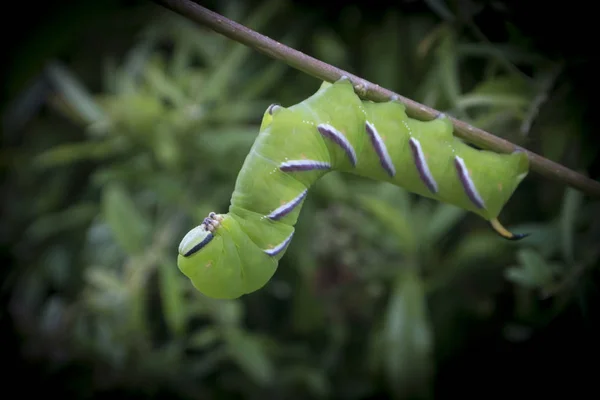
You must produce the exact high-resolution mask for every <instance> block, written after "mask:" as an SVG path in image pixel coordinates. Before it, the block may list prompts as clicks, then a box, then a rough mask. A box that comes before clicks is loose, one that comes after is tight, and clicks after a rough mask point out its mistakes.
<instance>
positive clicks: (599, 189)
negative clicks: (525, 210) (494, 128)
mask: <svg viewBox="0 0 600 400" xmlns="http://www.w3.org/2000/svg"><path fill="white" fill-rule="evenodd" d="M154 1H155V2H157V3H159V4H161V5H163V6H165V7H166V8H168V9H170V10H172V11H174V12H176V13H178V14H181V15H183V16H184V17H186V18H189V19H190V20H192V21H195V22H197V23H199V24H202V25H205V26H207V27H208V28H210V29H212V30H214V31H216V32H218V33H220V34H222V35H224V36H226V37H228V38H230V39H232V40H235V41H237V42H240V43H243V44H245V45H246V46H248V47H251V48H253V49H255V50H258V51H259V52H261V53H263V54H266V55H267V56H269V57H272V58H275V59H278V60H281V61H283V62H285V63H287V64H288V65H290V66H291V67H293V68H296V69H298V70H300V71H303V72H305V73H307V74H309V75H312V76H314V77H315V78H318V79H321V80H324V81H328V82H335V81H336V80H338V79H339V78H341V77H342V76H344V75H346V76H348V77H349V78H350V79H351V80H352V82H353V83H354V87H355V88H356V91H357V93H358V94H359V95H360V96H361V97H363V98H366V99H369V100H373V101H388V100H389V99H390V98H392V97H397V98H398V100H399V101H400V102H402V103H404V104H405V105H406V109H407V113H408V114H409V115H410V116H411V117H413V118H418V119H421V120H430V119H433V118H435V117H436V116H438V115H439V114H440V112H439V111H436V110H434V109H432V108H430V107H427V106H425V105H423V104H420V103H417V102H416V101H413V100H411V99H408V98H406V97H403V96H400V95H398V94H396V93H394V92H392V91H390V90H388V89H385V88H382V87H380V86H379V85H376V84H374V83H371V82H368V81H366V80H364V79H362V78H360V77H358V76H355V75H352V74H350V73H349V72H346V71H344V70H341V69H339V68H336V67H334V66H332V65H329V64H327V63H324V62H322V61H320V60H317V59H315V58H313V57H310V56H308V55H306V54H304V53H301V52H299V51H297V50H294V49H292V48H289V47H287V46H285V45H283V44H281V43H279V42H277V41H275V40H273V39H270V38H268V37H266V36H264V35H261V34H260V33H258V32H255V31H253V30H252V29H249V28H247V27H245V26H243V25H240V24H238V23H236V22H234V21H232V20H230V19H228V18H225V17H223V16H222V15H219V14H217V13H214V12H212V11H210V10H207V9H206V8H204V7H202V6H200V5H198V4H196V3H194V2H192V1H190V0H154ZM451 119H452V123H453V124H454V128H455V133H456V136H458V137H460V138H462V139H464V140H466V141H468V142H470V143H473V144H475V145H476V146H479V147H481V148H484V149H488V150H493V151H496V152H499V153H511V152H513V151H515V150H523V151H525V152H526V153H527V155H528V156H529V160H530V165H531V170H533V171H534V172H537V173H538V174H540V175H542V176H544V177H546V178H550V179H553V180H555V181H557V182H561V183H563V184H566V185H569V186H572V187H573V188H575V189H578V190H580V191H582V192H583V193H585V194H587V195H589V196H591V197H595V198H599V199H600V182H598V181H594V180H592V179H590V178H588V177H586V176H584V175H582V174H580V173H578V172H575V171H573V170H571V169H569V168H567V167H565V166H563V165H561V164H558V163H556V162H554V161H551V160H549V159H547V158H544V157H542V156H540V155H538V154H536V153H533V152H531V151H529V150H527V149H524V148H522V147H520V146H517V145H515V144H513V143H511V142H509V141H507V140H504V139H501V138H499V137H497V136H494V135H492V134H490V133H488V132H486V131H484V130H482V129H479V128H476V127H474V126H471V125H469V124H467V123H466V122H463V121H460V120H457V119H456V118H451Z"/></svg>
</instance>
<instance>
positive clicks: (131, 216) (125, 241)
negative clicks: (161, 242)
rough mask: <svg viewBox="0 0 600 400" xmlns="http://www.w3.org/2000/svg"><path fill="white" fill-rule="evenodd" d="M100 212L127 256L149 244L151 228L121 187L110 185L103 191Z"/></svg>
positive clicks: (140, 250)
mask: <svg viewBox="0 0 600 400" xmlns="http://www.w3.org/2000/svg"><path fill="white" fill-rule="evenodd" d="M102 211H103V215H104V218H105V220H106V222H107V223H108V225H109V226H110V229H111V230H112V233H113V236H114V239H115V240H116V241H117V243H118V244H119V245H120V246H121V248H123V250H125V251H126V252H127V253H129V254H137V253H141V252H142V251H144V249H145V248H146V246H147V245H148V244H149V243H148V241H149V240H150V230H151V226H150V223H149V222H148V221H147V220H146V219H145V217H144V215H143V214H142V212H141V211H140V208H139V207H138V206H137V205H136V204H135V203H134V201H133V200H132V199H131V197H129V194H128V193H127V191H126V190H125V189H124V188H123V187H121V186H120V185H118V184H111V185H109V186H108V187H106V188H105V189H104V191H103V197H102Z"/></svg>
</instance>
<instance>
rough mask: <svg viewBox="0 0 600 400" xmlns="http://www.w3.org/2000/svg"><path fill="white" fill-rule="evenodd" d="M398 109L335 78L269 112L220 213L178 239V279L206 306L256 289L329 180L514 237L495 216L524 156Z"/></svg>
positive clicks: (522, 171) (522, 170)
mask: <svg viewBox="0 0 600 400" xmlns="http://www.w3.org/2000/svg"><path fill="white" fill-rule="evenodd" d="M405 110H406V108H405V106H404V105H403V104H401V103H399V102H396V101H390V102H385V103H374V102H371V101H362V100H361V99H360V98H359V97H358V96H357V95H356V93H355V92H354V88H353V86H352V83H351V82H350V80H348V79H344V78H343V79H341V80H339V81H337V82H335V83H333V84H330V83H326V82H325V83H323V84H322V85H321V87H320V88H319V90H318V91H317V92H316V93H315V94H313V95H312V96H311V97H309V98H308V99H306V100H304V101H302V102H301V103H298V104H296V105H294V106H291V107H289V108H284V107H282V106H279V105H271V106H270V107H269V108H268V109H267V110H266V111H265V114H264V116H263V120H262V123H261V127H260V133H259V135H258V137H257V138H256V141H255V143H254V145H253V146H252V149H251V150H250V153H249V154H248V156H247V157H246V160H245V161H244V165H243V167H242V169H241V171H240V173H239V175H238V178H237V181H236V184H235V190H234V192H233V195H232V198H231V204H230V207H229V212H228V213H227V214H216V213H210V215H209V216H208V217H207V218H206V219H205V220H204V222H203V223H202V224H200V225H199V226H197V227H195V228H194V229H192V230H191V231H189V232H188V233H187V234H186V235H185V237H184V238H183V239H182V241H181V244H180V246H179V256H178V260H177V263H178V267H179V269H180V270H181V272H182V273H183V274H185V275H186V276H187V277H188V278H189V279H190V280H191V282H192V284H193V285H194V286H195V287H196V289H198V290H199V291H200V292H202V293H204V294H205V295H207V296H209V297H213V298H222V299H233V298H237V297H240V296H242V295H244V294H247V293H251V292H253V291H256V290H258V289H260V288H262V287H263V286H264V285H265V284H266V283H267V282H268V281H269V280H270V279H271V277H272V276H273V275H274V273H275V271H276V269H277V265H278V262H279V260H280V259H281V258H282V257H283V255H284V254H285V252H286V250H287V247H288V246H289V244H290V242H291V241H292V238H293V235H294V225H295V224H296V221H297V219H298V215H299V213H300V210H301V208H302V204H303V202H304V200H305V199H306V196H307V194H308V191H309V188H310V187H311V185H312V184H313V183H314V182H315V181H316V180H318V179H319V178H321V177H322V176H323V175H325V174H327V173H328V172H330V171H342V172H348V173H352V174H356V175H360V176H363V177H367V178H370V179H374V180H378V181H385V182H390V183H392V184H395V185H397V186H400V187H403V188H405V189H407V190H409V191H411V192H414V193H417V194H419V195H422V196H425V197H429V198H432V199H436V200H439V201H443V202H447V203H450V204H453V205H456V206H458V207H462V208H464V209H466V210H469V211H472V212H474V213H476V214H478V215H480V216H481V217H482V218H484V219H486V220H487V221H489V222H490V224H491V226H492V227H493V228H494V229H495V230H496V232H498V233H499V234H500V235H501V236H503V237H505V238H507V239H511V240H515V239H519V238H521V237H524V236H525V235H515V234H513V233H511V232H509V231H508V230H506V229H505V228H504V227H503V226H502V225H501V224H500V222H498V219H497V217H498V215H499V213H500V211H501V209H502V208H503V207H504V205H505V204H506V202H507V201H508V199H509V198H510V197H511V195H512V194H513V192H514V191H515V189H516V188H517V186H518V185H519V183H520V182H521V181H522V180H523V179H524V178H525V176H526V175H527V173H528V169H529V161H528V158H527V155H526V154H525V153H524V152H514V153H512V154H497V153H493V152H490V151H485V150H477V149H474V148H472V147H470V146H468V145H467V144H465V143H463V142H462V141H460V140H459V139H458V138H456V137H454V135H453V126H452V123H451V122H450V120H449V119H448V118H445V117H443V116H442V117H440V118H437V119H434V120H432V121H427V122H425V121H419V120H416V119H412V118H409V117H408V116H407V115H406V111H405Z"/></svg>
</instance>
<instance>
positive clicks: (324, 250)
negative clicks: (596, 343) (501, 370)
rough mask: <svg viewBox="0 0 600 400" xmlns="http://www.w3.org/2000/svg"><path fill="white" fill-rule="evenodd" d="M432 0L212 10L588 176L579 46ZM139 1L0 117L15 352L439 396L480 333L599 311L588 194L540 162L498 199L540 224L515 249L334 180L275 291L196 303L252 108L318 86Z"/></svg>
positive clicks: (427, 209)
mask: <svg viewBox="0 0 600 400" xmlns="http://www.w3.org/2000/svg"><path fill="white" fill-rule="evenodd" d="M426 3H427V6H423V5H420V6H419V7H420V8H417V9H416V10H415V9H413V8H411V7H417V6H414V5H410V4H409V6H407V7H406V8H407V9H406V10H404V9H403V10H396V9H389V10H387V11H386V12H381V13H380V14H378V15H376V16H373V15H370V14H364V13H363V10H362V9H361V8H359V7H357V6H353V5H349V6H347V7H344V8H341V9H339V10H338V15H337V16H336V23H335V24H331V23H330V21H329V19H328V18H329V16H328V14H327V13H324V14H319V13H318V12H315V11H314V10H313V11H311V10H312V9H310V10H309V6H308V5H296V4H292V3H287V2H280V1H273V0H266V1H264V2H243V1H228V2H216V3H215V4H211V7H213V9H216V10H217V11H219V12H220V13H222V14H224V15H226V16H228V17H230V18H232V19H234V20H237V21H240V22H241V23H243V24H245V25H248V26H250V27H252V28H253V29H256V30H258V31H261V32H264V33H266V34H267V35H270V36H271V37H274V38H276V39H277V40H280V41H281V42H283V43H285V44H287V45H290V46H292V47H296V48H298V49H300V50H302V51H305V52H307V53H309V54H312V55H314V56H316V57H318V58H320V59H322V60H324V61H326V62H329V63H331V64H335V65H336V66H339V67H341V68H344V69H347V70H349V71H352V72H353V73H355V74H357V75H360V76H363V77H364V78H366V79H369V80H371V81H374V82H377V83H378V84H380V85H382V86H385V87H388V88H390V89H392V90H395V91H397V92H398V93H402V94H403V95H405V96H407V97H409V98H413V99H415V100H417V101H420V102H423V103H425V104H427V105H429V106H431V107H434V108H437V109H440V110H443V111H444V112H447V113H449V114H452V115H454V116H456V117H458V118H461V119H464V120H466V121H468V122H470V123H472V124H474V125H476V126H478V127H481V128H483V129H486V130H489V131H491V132H493V133H494V134H496V135H499V136H502V137H505V138H507V139H509V140H511V141H513V142H516V143H519V144H521V145H523V146H525V147H528V148H530V149H532V150H534V151H537V152H539V153H540V154H542V155H544V156H545V157H548V158H551V159H553V160H557V161H559V162H562V163H565V164H567V165H569V166H570V167H572V168H576V169H578V170H582V171H586V170H587V171H590V168H591V165H592V163H593V162H594V159H595V157H597V149H596V148H594V146H593V145H592V142H591V141H590V139H589V137H588V136H586V134H587V132H588V125H586V124H587V121H586V119H585V115H584V114H583V113H582V112H581V108H580V107H579V106H578V104H579V103H578V101H579V100H578V99H577V94H576V93H575V92H574V90H573V86H572V83H571V82H570V81H569V80H568V79H565V78H564V71H565V68H567V67H568V66H567V65H566V63H567V62H568V60H565V59H558V58H556V59H555V58H554V57H552V58H550V57H546V56H544V55H542V54H541V53H538V52H536V51H535V49H534V48H532V47H531V45H530V43H529V42H528V40H527V37H525V36H524V35H523V34H521V33H520V32H519V30H518V29H517V28H516V27H515V26H512V25H510V24H508V26H506V27H504V29H505V33H506V37H505V39H504V40H503V41H498V42H497V43H496V42H493V41H492V40H490V39H489V38H488V37H487V33H485V30H484V29H483V26H484V25H485V24H483V23H479V24H478V23H477V19H478V18H484V21H485V18H489V13H490V12H491V13H492V15H494V12H497V10H495V9H492V10H491V11H490V10H489V9H488V8H487V7H484V6H481V5H479V4H478V3H472V4H471V3H469V4H470V6H472V7H465V8H461V7H454V6H451V5H448V4H446V3H444V2H441V1H428V2H426ZM150 8H151V10H150V11H148V9H146V8H144V7H142V9H141V10H140V9H137V8H135V9H134V10H133V11H131V10H130V11H129V12H130V13H131V14H134V15H137V16H139V15H143V16H144V18H142V19H141V20H142V21H143V27H141V28H140V29H139V31H136V32H134V33H133V34H132V35H131V37H127V38H126V39H124V42H126V43H127V46H123V44H122V43H121V44H120V45H119V46H115V48H117V50H114V51H104V52H102V53H98V54H95V55H94V57H95V58H94V59H93V60H91V61H90V60H89V57H90V53H89V52H85V51H81V50H78V51H76V50H73V53H72V54H71V56H70V57H69V58H63V59H62V60H59V59H52V60H48V62H47V63H46V64H45V68H44V71H43V73H42V74H41V75H40V76H39V78H38V80H37V81H35V82H34V84H33V85H31V86H29V89H27V90H25V91H23V92H22V93H23V94H22V95H21V96H19V97H18V98H17V101H16V102H15V103H14V104H13V106H12V107H11V108H7V111H6V113H5V126H4V128H5V144H6V143H8V146H3V147H4V149H3V150H2V154H1V157H2V158H1V159H2V166H3V167H4V170H3V173H4V177H5V183H4V187H5V189H7V190H5V194H4V196H3V197H4V198H3V209H4V217H3V227H2V230H3V232H2V235H3V240H4V241H5V243H6V244H5V246H7V247H10V256H11V257H12V260H13V261H14V268H12V269H10V270H8V269H7V270H6V274H5V275H6V276H5V278H6V279H5V280H4V283H3V293H4V295H3V296H4V298H5V299H6V300H7V304H8V307H7V314H3V319H5V318H7V317H8V318H10V319H11V320H12V321H13V323H14V327H15V329H16V331H17V332H18V333H19V337H20V338H21V339H22V341H21V345H22V347H21V348H20V349H19V350H20V351H21V352H22V354H23V356H24V357H25V358H26V359H27V360H30V361H33V360H38V361H39V360H43V362H44V363H45V364H44V365H49V367H47V368H46V369H44V371H45V372H44V374H46V376H49V377H58V378H57V379H58V380H59V382H63V381H62V380H60V379H63V380H64V382H67V381H69V382H70V383H69V384H68V387H69V388H68V389H64V391H65V392H66V393H68V394H69V395H72V396H74V397H77V398H83V397H88V398H89V397H91V396H94V395H95V394H97V393H101V392H104V391H113V390H124V391H132V392H133V393H136V394H140V393H141V394H142V395H144V396H156V395H157V393H162V392H167V393H170V395H171V396H176V397H177V398H259V397H264V396H273V397H275V398H286V399H296V398H344V399H363V398H372V397H373V396H386V397H393V398H430V397H432V396H434V394H436V393H437V394H438V396H437V397H439V396H440V395H442V394H443V393H444V392H443V391H442V392H440V389H439V387H440V386H439V385H440V384H439V382H440V381H441V380H443V376H444V374H443V371H445V370H444V369H443V367H444V366H445V365H448V363H450V362H451V361H452V360H453V359H455V358H456V357H460V354H461V352H464V351H466V350H465V349H467V348H468V346H469V344H470V343H472V342H474V341H477V340H479V339H477V338H480V337H486V336H485V335H486V333H485V332H484V333H482V331H485V330H492V331H493V332H495V335H497V336H499V337H501V338H502V341H504V342H506V343H523V342H527V341H528V340H531V338H532V337H535V334H536V332H539V331H543V330H544V329H545V328H546V327H547V326H548V324H551V323H552V321H554V320H555V319H556V318H557V317H559V316H560V315H562V314H563V313H565V312H566V311H565V310H567V309H569V308H572V307H575V308H576V309H577V310H580V311H581V313H582V314H583V315H584V316H587V318H588V319H589V318H592V317H591V316H590V315H591V314H589V301H590V300H589V299H590V298H593V299H596V298H594V297H593V296H595V294H594V293H597V290H598V288H597V284H596V283H595V282H594V279H595V278H594V276H597V267H598V264H599V260H600V254H599V251H600V249H599V246H598V244H599V243H600V241H599V237H600V203H599V202H597V201H595V202H594V201H590V200H589V199H587V198H585V197H583V196H582V195H581V194H580V193H579V192H576V191H574V190H571V189H567V188H565V187H562V186H561V185H558V184H556V183H554V182H548V181H545V180H543V179H540V178H539V177H537V176H535V175H530V177H528V178H527V179H526V180H525V181H524V183H523V184H522V186H521V187H520V188H519V190H518V191H517V192H516V193H515V196H514V198H513V199H512V200H511V201H510V203H509V204H508V206H507V207H506V210H505V211H504V213H503V221H504V222H506V223H508V225H510V227H511V228H512V229H513V230H515V231H518V232H530V233H531V234H532V235H531V236H530V237H528V238H527V239H525V240H523V241H521V242H518V243H512V242H507V241H504V240H502V239H499V238H498V237H497V236H495V235H494V234H492V233H491V231H490V230H489V229H488V227H487V226H486V225H485V223H484V221H482V220H480V219H479V218H477V217H476V216H474V215H472V214H467V213H465V212H464V211H462V210H459V209H457V208H455V207H453V206H448V205H445V204H439V203H435V202H433V201H430V200H427V199H423V198H418V197H416V196H414V195H412V194H409V193H407V192H405V191H403V190H402V189H400V188H397V187H393V186H391V185H387V184H383V183H378V182H371V181H367V180H363V179H360V178H357V177H352V176H346V175H341V174H337V173H333V174H330V175H328V176H326V177H325V178H324V179H323V180H321V181H320V182H318V183H317V185H316V186H315V188H314V189H313V190H312V191H311V195H310V196H309V198H308V199H307V201H306V204H305V206H304V209H303V211H302V214H301V218H300V221H299V223H298V226H297V231H296V235H295V239H294V242H293V243H292V245H291V246H290V248H289V251H288V252H287V255H286V256H285V257H284V259H283V260H282V261H281V263H280V267H279V270H278V272H277V274H276V276H275V277H274V278H273V280H272V281H271V282H270V283H269V284H268V285H267V286H266V287H265V288H264V289H262V290H260V291H258V292H256V293H254V294H252V295H248V296H245V297H243V298H241V299H239V300H234V301H215V300H211V299H208V298H206V297H203V296H202V295H200V294H199V293H198V292H196V291H195V290H194V289H193V287H192V286H191V285H190V283H189V282H188V281H187V279H186V278H185V277H184V276H183V275H182V274H181V273H180V272H179V271H178V269H177V266H176V255H177V245H178V243H179V241H180V239H181V238H182V236H183V235H184V234H185V233H186V232H187V230H188V229H189V228H190V227H191V226H194V225H195V224H198V223H199V222H200V221H202V219H203V218H204V217H205V216H206V214H207V213H208V212H209V211H213V210H214V211H218V212H225V211H226V210H227V207H228V205H229V200H230V196H231V193H232V190H233V186H234V183H235V179H236V176H237V173H238V171H239V169H240V168H241V166H242V163H243V160H244V158H245V156H246V154H247V153H248V151H249V149H250V146H251V145H252V143H253V140H254V138H255V137H256V135H257V133H258V126H259V124H260V118H261V116H262V113H263V111H264V110H265V108H266V107H267V106H268V105H269V104H271V103H272V102H275V101H276V102H279V103H281V104H284V105H287V104H293V103H295V102H299V101H301V100H302V99H304V98H305V97H307V96H308V95H310V94H311V93H312V92H314V90H316V89H317V88H318V86H319V82H317V81H316V80H315V79H313V78H312V77H309V76H305V75H303V74H301V73H300V72H298V71H295V70H292V69H291V68H288V67H287V66H285V65H283V64H281V63H278V62H275V61H272V60H270V59H267V58H266V57H264V56H261V55H258V54H256V53H255V52H253V51H252V50H250V49H248V48H246V47H244V46H242V45H240V44H237V43H234V42H231V41H229V40H228V39H225V38H223V37H221V36H219V35H217V34H215V33H213V32H210V31H207V30H204V29H202V28H199V27H197V26H195V25H193V24H192V23H190V22H189V21H187V20H185V19H183V18H180V17H178V16H175V15H174V14H172V13H168V12H164V11H163V10H161V9H160V8H158V7H150ZM465 10H466V11H468V12H470V13H467V15H464V14H465ZM457 15H460V18H458V17H457ZM124 19H126V18H124ZM496 23H499V22H498V21H496ZM136 26H137V25H136ZM103 29H109V28H103ZM136 29H137V28H136ZM121 35H124V34H123V33H121ZM122 47H127V49H126V51H123V52H122V51H121V48H122ZM78 57H79V58H78ZM82 60H84V61H82ZM92 63H94V66H93V68H91V67H90V65H91V64H92ZM90 71H91V72H90ZM84 76H85V77H87V79H84ZM44 99H45V100H44ZM42 100H43V101H42ZM16 137H18V139H15V138H16ZM11 143H12V146H11ZM590 296H592V297H590ZM592 309H593V307H592ZM490 346H492V345H491V344H490ZM492 352H493V350H492ZM78 368H79V369H78ZM475 368H476V369H477V368H478V366H475ZM74 371H76V372H74ZM81 371H84V372H81ZM466 371H469V373H472V370H471V369H467V370H466ZM482 373H483V372H478V373H477V374H482ZM477 376H480V375H477ZM61 377H62V378H61ZM498 379H499V380H498V382H501V381H503V379H502V378H501V377H500V378H498ZM494 382H496V381H494ZM462 384H463V383H459V384H458V385H462ZM464 384H465V385H471V383H470V382H466V383H464ZM435 388H438V389H435ZM461 390H466V389H464V388H462V389H461ZM469 390H474V389H469ZM468 393H471V392H468ZM171 398H173V397H171Z"/></svg>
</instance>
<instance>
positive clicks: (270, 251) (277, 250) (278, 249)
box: [263, 232, 294, 257]
mask: <svg viewBox="0 0 600 400" xmlns="http://www.w3.org/2000/svg"><path fill="white" fill-rule="evenodd" d="M292 237H294V232H292V233H291V235H290V236H288V237H287V239H285V240H284V241H283V242H281V243H279V244H278V245H277V246H275V247H273V248H272V249H267V250H263V251H264V252H265V253H267V254H268V255H270V256H271V257H274V256H276V255H277V254H279V253H281V252H282V251H283V250H285V248H286V247H287V246H288V244H290V242H291V241H292Z"/></svg>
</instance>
